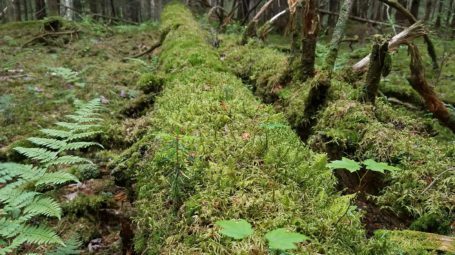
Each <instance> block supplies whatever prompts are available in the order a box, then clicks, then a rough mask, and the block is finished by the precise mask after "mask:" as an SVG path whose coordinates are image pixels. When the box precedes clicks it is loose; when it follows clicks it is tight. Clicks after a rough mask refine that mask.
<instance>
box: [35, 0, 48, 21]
mask: <svg viewBox="0 0 455 255" xmlns="http://www.w3.org/2000/svg"><path fill="white" fill-rule="evenodd" d="M35 17H36V19H44V18H45V17H46V3H45V2H44V0H35Z"/></svg>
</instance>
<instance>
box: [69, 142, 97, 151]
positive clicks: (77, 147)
mask: <svg viewBox="0 0 455 255" xmlns="http://www.w3.org/2000/svg"><path fill="white" fill-rule="evenodd" d="M91 146H98V147H101V148H104V147H103V145H101V144H99V143H94V142H74V143H69V144H67V145H66V146H65V147H63V148H62V151H66V150H80V149H85V148H88V147H91Z"/></svg>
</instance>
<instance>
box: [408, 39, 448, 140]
mask: <svg viewBox="0 0 455 255" xmlns="http://www.w3.org/2000/svg"><path fill="white" fill-rule="evenodd" d="M409 53H410V55H411V63H410V69H411V76H410V77H409V78H408V81H409V83H410V84H411V86H412V87H413V88H414V89H415V90H416V91H417V92H418V93H419V94H420V96H422V98H423V99H424V100H425V103H426V104H427V106H428V110H430V112H432V113H433V115H434V116H435V117H436V118H437V119H438V120H439V121H440V122H441V124H443V125H444V126H446V127H448V128H449V129H450V130H452V132H454V133H455V113H453V112H452V113H451V112H449V110H448V109H447V107H446V106H445V105H444V103H443V102H442V101H441V100H440V99H439V97H438V96H437V94H436V93H435V92H434V90H433V88H432V87H431V86H430V85H429V84H428V82H427V80H426V78H425V71H424V68H423V64H422V58H421V57H420V54H419V50H418V49H417V47H416V46H415V45H414V44H410V45H409Z"/></svg>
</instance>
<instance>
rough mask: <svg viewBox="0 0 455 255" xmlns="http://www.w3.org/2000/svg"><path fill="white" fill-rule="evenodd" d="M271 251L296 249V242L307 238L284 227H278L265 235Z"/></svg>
mask: <svg viewBox="0 0 455 255" xmlns="http://www.w3.org/2000/svg"><path fill="white" fill-rule="evenodd" d="M265 239H267V241H268V244H269V249H270V250H272V251H282V252H284V251H287V250H294V249H297V246H296V243H301V242H304V241H306V240H308V239H309V238H308V237H307V236H305V235H302V234H299V233H295V232H290V231H288V230H286V229H284V228H278V229H275V230H272V231H270V232H268V233H267V234H266V235H265Z"/></svg>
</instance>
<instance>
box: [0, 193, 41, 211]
mask: <svg viewBox="0 0 455 255" xmlns="http://www.w3.org/2000/svg"><path fill="white" fill-rule="evenodd" d="M39 194H40V193H38V192H34V191H25V192H20V191H17V192H15V193H13V194H10V195H9V196H8V197H6V198H0V201H1V202H4V203H5V204H7V206H9V207H12V208H22V207H25V206H27V205H29V204H30V203H32V202H33V199H34V198H35V197H36V196H37V195H39Z"/></svg>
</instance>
